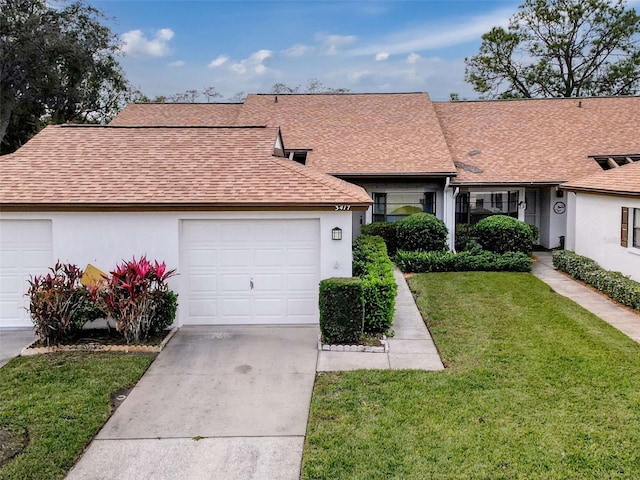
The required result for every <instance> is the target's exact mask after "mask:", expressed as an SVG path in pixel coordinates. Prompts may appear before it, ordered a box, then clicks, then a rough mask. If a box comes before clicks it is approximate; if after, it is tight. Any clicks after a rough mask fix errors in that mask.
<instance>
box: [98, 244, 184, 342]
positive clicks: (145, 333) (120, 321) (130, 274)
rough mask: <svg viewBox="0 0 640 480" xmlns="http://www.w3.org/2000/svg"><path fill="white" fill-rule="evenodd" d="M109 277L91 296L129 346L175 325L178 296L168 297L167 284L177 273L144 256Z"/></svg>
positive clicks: (122, 266)
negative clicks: (151, 261)
mask: <svg viewBox="0 0 640 480" xmlns="http://www.w3.org/2000/svg"><path fill="white" fill-rule="evenodd" d="M110 274H111V275H110V276H109V277H108V278H106V279H105V282H101V283H98V284H96V285H95V286H93V287H92V288H91V296H92V298H93V299H94V301H95V303H96V304H97V305H98V306H99V307H100V308H101V309H102V310H104V311H105V312H106V313H107V314H108V316H109V317H110V318H111V319H112V320H113V321H114V322H115V323H116V329H117V330H118V331H119V332H121V333H122V334H123V335H124V337H125V339H126V341H127V343H137V342H140V341H141V340H144V339H146V338H148V337H149V336H150V335H153V334H155V333H159V332H161V331H162V329H163V328H165V327H166V326H168V325H170V324H171V323H172V322H173V319H174V318H175V311H176V305H177V298H176V297H177V296H176V295H175V294H172V295H171V294H169V288H168V285H167V283H166V281H167V279H169V278H170V277H172V276H173V275H175V270H167V267H166V265H165V263H164V262H162V263H158V262H157V261H155V262H154V263H153V264H152V263H150V262H149V261H148V260H147V258H146V257H145V256H142V257H140V259H139V260H136V259H135V257H134V258H133V260H131V261H128V262H124V263H122V264H120V265H118V266H117V267H116V269H115V270H113V271H112V272H110ZM171 293H173V292H171Z"/></svg>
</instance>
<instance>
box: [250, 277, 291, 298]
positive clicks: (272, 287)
mask: <svg viewBox="0 0 640 480" xmlns="http://www.w3.org/2000/svg"><path fill="white" fill-rule="evenodd" d="M253 286H254V292H256V294H259V293H260V292H278V293H279V294H280V295H284V294H285V290H286V277H285V275H284V274H278V273H272V274H268V273H256V274H254V276H253Z"/></svg>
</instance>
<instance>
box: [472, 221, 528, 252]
mask: <svg viewBox="0 0 640 480" xmlns="http://www.w3.org/2000/svg"><path fill="white" fill-rule="evenodd" d="M533 235H534V234H533V231H532V230H531V227H529V225H527V224H526V223H525V222H521V221H520V220H518V219H516V218H513V217H508V216H506V215H492V216H490V217H487V218H483V219H482V220H480V221H479V222H478V223H476V224H475V226H474V228H473V236H474V237H475V239H476V241H477V242H478V243H479V244H480V247H482V249H483V250H488V251H490V252H495V253H505V252H521V253H527V254H529V253H531V250H532V248H533V242H534V240H535V237H534V236H533Z"/></svg>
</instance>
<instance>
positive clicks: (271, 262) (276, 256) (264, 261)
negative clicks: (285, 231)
mask: <svg viewBox="0 0 640 480" xmlns="http://www.w3.org/2000/svg"><path fill="white" fill-rule="evenodd" d="M284 255H285V250H284V249H283V248H277V249H273V248H272V249H264V248H260V249H256V250H254V252H253V264H254V265H255V266H256V267H279V266H282V265H283V259H284Z"/></svg>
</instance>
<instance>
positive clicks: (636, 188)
mask: <svg viewBox="0 0 640 480" xmlns="http://www.w3.org/2000/svg"><path fill="white" fill-rule="evenodd" d="M562 188H563V189H565V190H567V191H568V192H569V194H568V196H569V204H570V209H569V211H570V218H569V224H568V232H567V248H568V249H570V250H574V251H575V252H576V253H578V254H580V255H584V256H585V257H589V258H591V259H593V260H595V261H596V262H598V264H600V266H601V267H603V268H605V269H607V270H614V271H618V272H622V273H623V274H624V275H627V276H630V277H631V278H632V279H633V280H635V281H638V282H640V163H632V161H631V159H629V160H628V163H626V164H624V165H623V166H620V167H613V168H611V169H608V170H606V171H603V172H600V173H599V174H597V175H593V176H591V177H587V178H585V179H582V180H578V181H574V182H569V183H567V184H565V185H563V186H562Z"/></svg>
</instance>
